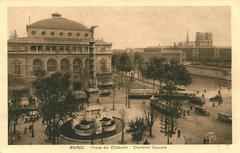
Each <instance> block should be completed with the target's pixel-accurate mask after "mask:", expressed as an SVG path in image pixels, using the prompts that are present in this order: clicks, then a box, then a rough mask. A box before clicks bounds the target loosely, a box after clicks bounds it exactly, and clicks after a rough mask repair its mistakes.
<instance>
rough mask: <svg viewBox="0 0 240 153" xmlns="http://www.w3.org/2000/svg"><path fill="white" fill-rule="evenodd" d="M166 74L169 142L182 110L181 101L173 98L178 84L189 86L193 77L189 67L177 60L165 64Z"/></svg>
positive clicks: (166, 126) (166, 125)
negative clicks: (188, 69)
mask: <svg viewBox="0 0 240 153" xmlns="http://www.w3.org/2000/svg"><path fill="white" fill-rule="evenodd" d="M165 75H166V76H165V78H164V83H165V90H166V97H167V99H166V100H167V104H166V112H168V113H167V114H166V116H165V132H166V133H167V136H168V144H169V136H172V134H173V133H174V132H175V130H176V128H177V127H176V124H177V117H178V115H179V112H180V111H181V103H180V102H179V101H178V100H176V99H174V100H173V96H174V93H175V92H177V91H176V90H177V86H182V85H183V86H187V85H189V84H190V83H191V81H192V79H191V75H190V73H189V72H188V71H187V68H186V67H185V66H184V65H181V64H179V63H178V62H177V61H175V60H171V62H170V63H169V64H165ZM166 130H167V131H166Z"/></svg>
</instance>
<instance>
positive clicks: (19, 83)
mask: <svg viewBox="0 0 240 153" xmlns="http://www.w3.org/2000/svg"><path fill="white" fill-rule="evenodd" d="M25 94H28V90H27V89H25V83H24V81H23V79H22V78H20V76H13V75H8V132H9V133H12V132H13V133H15V132H16V125H17V121H18V119H19V117H20V116H21V113H22V112H21V109H20V106H19V102H20V101H21V98H22V97H24V96H25ZM11 126H13V129H12V130H11V129H10V127H11Z"/></svg>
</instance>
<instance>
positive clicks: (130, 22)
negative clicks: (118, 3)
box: [8, 6, 231, 49]
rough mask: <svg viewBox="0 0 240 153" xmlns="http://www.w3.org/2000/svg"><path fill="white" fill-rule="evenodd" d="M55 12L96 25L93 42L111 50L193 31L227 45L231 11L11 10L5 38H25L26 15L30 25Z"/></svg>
mask: <svg viewBox="0 0 240 153" xmlns="http://www.w3.org/2000/svg"><path fill="white" fill-rule="evenodd" d="M69 10H70V11H69ZM36 12H41V13H36ZM55 12H57V13H60V14H62V17H64V18H68V19H71V20H74V21H77V22H80V23H82V24H83V25H85V26H87V27H90V26H91V25H98V26H99V27H98V28H97V29H96V39H104V40H105V41H106V42H111V43H112V44H113V46H112V48H113V49H124V48H144V47H149V46H157V45H159V44H160V45H161V46H165V45H172V44H173V43H174V42H179V41H185V40H186V35H187V31H189V40H190V41H194V40H195V33H196V32H211V33H213V45H214V46H231V10H230V7H223V6H217V7H215V6H214V7H212V6H211V7H200V6H187V7H184V6H159V7H14V8H13V7H11V8H8V38H9V36H10V32H13V31H14V30H16V31H17V34H18V36H20V37H24V36H26V24H28V22H29V16H30V23H33V22H36V21H39V20H42V19H46V18H51V14H52V13H55ZM16 16H21V17H19V18H16ZM186 23H188V24H186ZM123 35H124V36H123Z"/></svg>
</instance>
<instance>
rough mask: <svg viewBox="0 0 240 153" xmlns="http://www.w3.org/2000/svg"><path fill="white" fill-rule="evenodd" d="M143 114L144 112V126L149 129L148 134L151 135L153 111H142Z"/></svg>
mask: <svg viewBox="0 0 240 153" xmlns="http://www.w3.org/2000/svg"><path fill="white" fill-rule="evenodd" d="M144 114H145V120H146V126H147V128H148V130H149V136H152V128H153V125H154V123H155V121H156V118H155V116H154V113H153V111H151V112H148V113H146V112H145V111H144Z"/></svg>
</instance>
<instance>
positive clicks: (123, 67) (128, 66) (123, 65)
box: [118, 52, 133, 107]
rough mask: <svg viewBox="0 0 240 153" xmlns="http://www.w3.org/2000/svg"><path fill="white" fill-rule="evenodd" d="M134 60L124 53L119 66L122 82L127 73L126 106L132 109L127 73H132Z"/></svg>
mask: <svg viewBox="0 0 240 153" xmlns="http://www.w3.org/2000/svg"><path fill="white" fill-rule="evenodd" d="M132 68H133V67H132V60H131V58H130V56H129V55H128V54H127V52H124V53H122V54H121V55H120V59H119V66H118V70H119V71H121V72H122V80H123V75H124V72H125V75H126V103H125V105H126V106H128V107H130V103H129V101H128V92H129V86H128V76H127V72H130V71H131V70H132Z"/></svg>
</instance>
